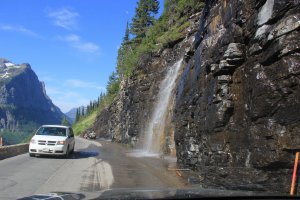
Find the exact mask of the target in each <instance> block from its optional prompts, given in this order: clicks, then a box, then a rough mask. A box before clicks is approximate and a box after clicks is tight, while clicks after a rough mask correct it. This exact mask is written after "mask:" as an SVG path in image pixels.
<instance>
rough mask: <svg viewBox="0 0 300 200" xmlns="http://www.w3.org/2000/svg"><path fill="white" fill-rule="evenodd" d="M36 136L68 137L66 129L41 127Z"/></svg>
mask: <svg viewBox="0 0 300 200" xmlns="http://www.w3.org/2000/svg"><path fill="white" fill-rule="evenodd" d="M36 135H49V136H67V133H66V129H65V128H60V127H41V128H40V129H39V130H38V132H37V133H36Z"/></svg>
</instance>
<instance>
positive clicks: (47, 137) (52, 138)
mask: <svg viewBox="0 0 300 200" xmlns="http://www.w3.org/2000/svg"><path fill="white" fill-rule="evenodd" d="M32 139H34V140H50V141H63V140H66V139H67V137H66V136H50V135H35V136H33V138H32Z"/></svg>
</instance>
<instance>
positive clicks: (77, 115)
mask: <svg viewBox="0 0 300 200" xmlns="http://www.w3.org/2000/svg"><path fill="white" fill-rule="evenodd" d="M79 118H80V114H79V108H77V109H76V117H75V122H78V121H79Z"/></svg>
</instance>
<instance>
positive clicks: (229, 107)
mask: <svg viewBox="0 0 300 200" xmlns="http://www.w3.org/2000/svg"><path fill="white" fill-rule="evenodd" d="M299 11H300V2H299V1H296V0H262V1H260V0H245V1H238V0H230V1H229V0H219V1H216V0H215V1H207V2H206V6H205V8H204V10H203V11H202V14H201V18H200V22H199V24H197V21H194V22H195V23H194V24H195V25H196V26H195V27H196V28H197V34H195V35H196V38H195V40H193V36H194V35H193V34H190V35H187V37H186V38H185V40H183V41H181V42H179V43H177V44H176V45H175V46H174V47H172V48H170V49H165V50H164V51H163V53H161V54H160V55H152V56H149V57H145V58H144V59H143V60H141V62H140V65H139V66H138V68H137V70H136V72H135V74H134V75H133V76H132V77H130V78H129V79H128V80H125V81H124V82H123V83H122V90H121V93H120V95H119V96H118V98H117V99H116V100H115V101H114V103H113V104H112V105H111V106H110V107H109V108H108V109H106V110H105V111H104V112H102V113H101V114H100V115H99V116H98V118H97V119H98V121H97V122H96V123H95V127H94V128H95V129H96V130H97V132H98V134H99V135H102V136H105V135H106V136H109V137H112V138H113V139H114V140H116V141H120V142H132V143H133V144H142V142H138V141H139V140H142V139H143V137H144V136H143V130H145V126H146V124H147V123H148V122H149V118H150V114H151V112H152V111H153V109H154V108H153V105H155V103H154V102H155V101H157V99H156V98H157V93H158V90H159V88H158V87H159V83H160V82H161V80H162V79H163V77H164V75H165V74H166V71H167V70H168V67H170V66H172V64H173V63H174V62H175V61H176V60H179V59H180V58H181V57H182V56H183V55H185V62H186V63H184V69H183V72H182V74H181V76H180V78H179V79H178V81H177V83H178V84H177V87H176V91H175V93H174V98H173V101H172V102H171V103H170V104H169V105H166V106H169V107H170V108H169V114H168V116H167V120H166V123H167V125H166V127H167V128H166V129H165V132H166V133H165V135H164V140H165V141H163V142H162V143H163V144H164V146H165V147H166V148H164V151H165V152H167V153H170V151H171V149H170V148H171V147H172V144H168V142H167V141H168V139H170V138H171V140H172V138H174V141H175V147H176V156H177V162H178V164H179V165H180V166H181V167H186V168H190V169H193V170H195V171H197V173H198V177H199V178H197V181H198V182H199V183H200V184H201V185H202V186H203V187H217V188H227V189H244V190H257V191H272V192H279V193H284V194H287V193H288V192H289V186H290V181H291V174H292V167H293V160H294V152H295V151H296V150H299V149H300V137H299V132H300V115H299V110H300V80H299V78H300V77H299V74H300V57H299V55H300V42H299V36H300V34H299V31H300V12H299ZM192 30H194V29H193V28H192ZM192 32H193V31H192ZM168 147H169V149H168Z"/></svg>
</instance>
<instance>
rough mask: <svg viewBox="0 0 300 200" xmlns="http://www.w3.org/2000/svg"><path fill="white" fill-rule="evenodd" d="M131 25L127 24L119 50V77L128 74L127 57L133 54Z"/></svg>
mask: <svg viewBox="0 0 300 200" xmlns="http://www.w3.org/2000/svg"><path fill="white" fill-rule="evenodd" d="M129 33H130V31H129V25H128V22H127V24H126V29H125V35H124V37H123V41H122V43H121V46H120V48H119V49H118V57H117V73H118V75H119V77H123V76H124V74H125V73H126V66H125V64H124V61H125V59H126V56H127V55H129V53H130V52H131V46H130V39H129Z"/></svg>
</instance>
